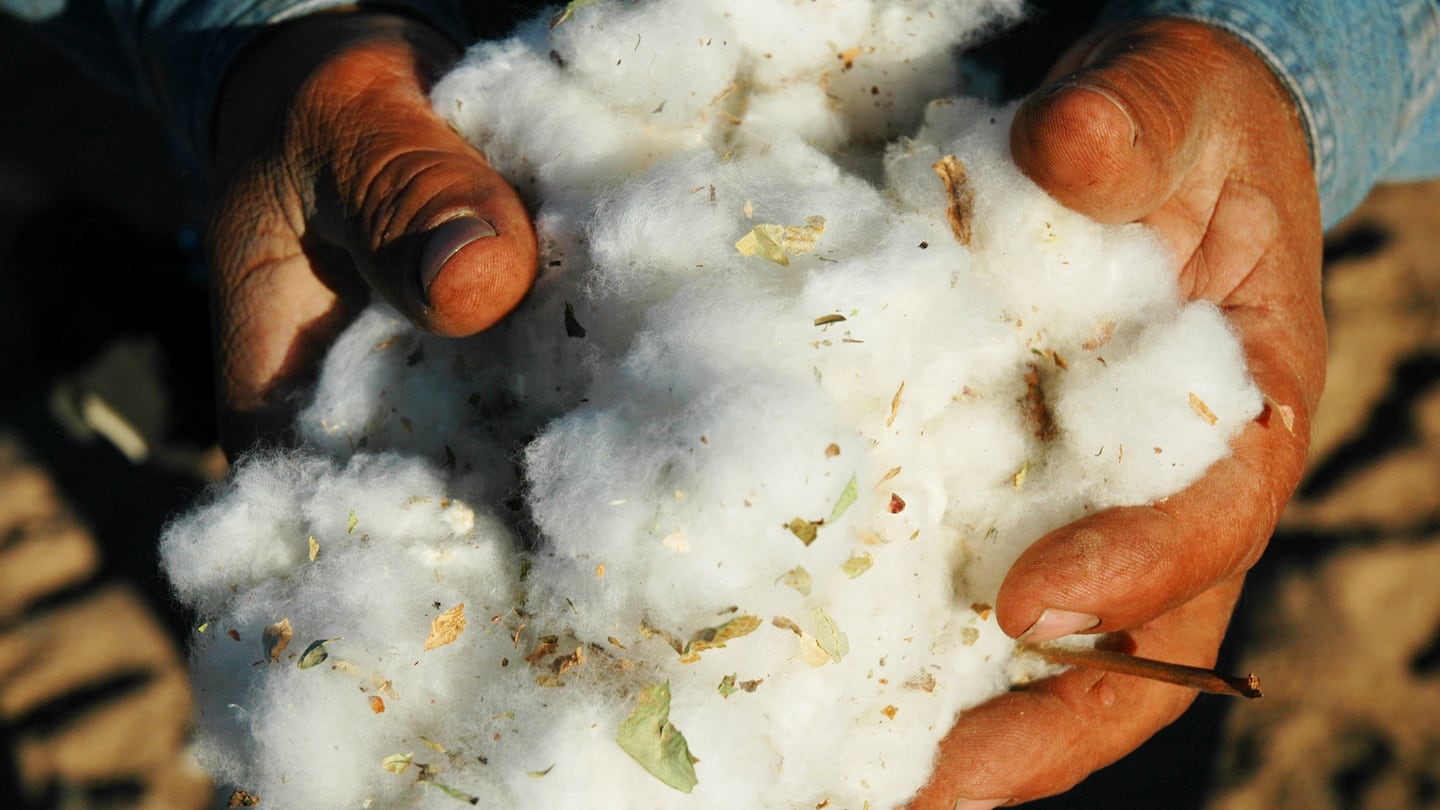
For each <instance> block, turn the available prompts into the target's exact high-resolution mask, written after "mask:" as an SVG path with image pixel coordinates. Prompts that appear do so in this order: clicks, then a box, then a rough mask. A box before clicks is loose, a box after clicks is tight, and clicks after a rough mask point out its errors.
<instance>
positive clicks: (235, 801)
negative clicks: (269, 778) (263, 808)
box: [225, 790, 260, 808]
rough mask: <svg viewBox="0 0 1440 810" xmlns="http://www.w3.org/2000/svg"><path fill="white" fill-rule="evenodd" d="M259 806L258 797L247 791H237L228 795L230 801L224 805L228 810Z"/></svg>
mask: <svg viewBox="0 0 1440 810" xmlns="http://www.w3.org/2000/svg"><path fill="white" fill-rule="evenodd" d="M258 804H260V797H259V796H256V795H255V794H254V793H251V792H250V791H248V790H237V791H235V792H234V793H231V794H230V801H228V802H226V803H225V806H226V807H228V808H235V807H254V806H256V805H258Z"/></svg>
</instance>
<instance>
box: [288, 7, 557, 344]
mask: <svg viewBox="0 0 1440 810" xmlns="http://www.w3.org/2000/svg"><path fill="white" fill-rule="evenodd" d="M427 36H433V35H430V34H428V32H424V31H407V33H406V36H405V38H404V39H403V40H400V41H396V40H389V41H380V42H375V43H372V44H370V45H367V47H366V48H364V49H363V50H361V51H358V52H357V53H354V54H350V55H346V56H342V57H340V58H337V59H334V60H332V61H330V62H329V63H327V64H326V65H324V66H323V67H322V68H321V69H320V71H318V72H317V74H316V75H314V76H313V77H312V78H311V79H310V80H309V82H308V83H307V87H308V88H310V91H311V92H310V94H302V98H301V100H300V103H299V106H300V108H301V109H307V110H314V111H315V113H314V114H315V115H316V116H318V117H324V116H330V117H331V118H332V120H328V121H326V122H325V125H324V127H323V130H322V131H320V132H318V133H317V135H316V138H317V141H316V143H315V147H314V148H315V151H316V152H317V153H318V154H320V155H321V166H322V167H323V168H322V171H321V172H320V178H319V179H320V180H321V182H320V183H319V184H318V185H317V187H316V189H315V191H316V194H317V200H316V208H317V213H318V217H317V222H316V228H317V231H318V232H319V233H320V235H322V236H323V237H325V238H326V239H327V241H333V242H334V243H335V244H338V245H341V246H343V247H344V248H345V249H346V250H347V251H348V253H349V255H350V258H351V259H352V261H353V262H354V264H355V266H356V268H357V269H358V270H359V272H360V273H361V275H362V276H363V277H364V278H365V279H366V281H368V282H369V283H370V285H371V286H372V287H373V288H374V289H375V290H376V291H377V292H379V293H380V294H382V295H383V296H384V297H385V298H386V299H387V300H389V301H390V303H391V304H392V305H394V306H395V307H396V308H397V309H399V310H400V311H401V312H403V313H404V314H405V315H407V316H408V317H409V318H410V319H411V320H413V321H414V322H415V323H416V324H418V325H420V326H422V327H424V328H426V329H429V330H431V331H434V332H437V333H440V334H445V335H455V336H458V335H468V334H473V333H475V332H478V331H480V330H482V329H485V328H488V327H489V326H491V325H493V324H494V323H495V322H496V321H498V320H499V319H500V318H501V317H503V316H504V315H505V314H506V313H508V312H509V311H510V310H511V309H513V308H514V307H515V306H516V305H517V304H518V303H519V301H520V299H521V298H522V297H523V296H524V295H525V293H526V291H528V290H529V287H530V284H531V282H532V281H533V280H534V277H535V271H536V255H537V247H536V242H535V235H534V231H533V228H532V226H531V224H530V218H529V214H528V212H527V211H526V210H525V206H524V204H523V203H522V202H521V200H520V197H519V195H518V194H516V193H515V191H514V189H513V188H512V187H511V186H510V184H509V183H508V182H506V180H505V179H504V178H503V177H501V176H500V175H499V174H498V173H497V172H496V171H495V170H494V169H492V168H491V167H490V165H489V164H488V163H486V161H485V160H484V158H483V157H482V156H481V155H480V153H479V152H478V151H476V150H475V149H474V148H473V147H472V146H470V145H469V144H468V143H466V142H465V141H464V140H463V139H461V138H460V137H459V136H458V135H457V134H455V132H454V131H453V130H451V129H450V128H449V127H448V126H447V125H446V124H445V123H444V122H443V121H441V120H440V118H439V117H438V116H437V115H436V114H435V113H434V112H433V110H432V109H431V107H430V104H429V101H428V98H427V96H426V92H427V89H428V86H427V84H428V81H429V79H430V75H429V74H430V73H431V72H432V71H433V67H432V65H431V64H429V63H427V62H426V61H424V60H423V54H424V53H425V52H426V51H427V48H426V46H425V43H424V41H423V40H424V38H425V37H427ZM441 47H442V46H441V44H440V43H435V44H434V45H433V47H430V48H429V49H428V50H429V51H431V52H433V51H434V50H438V49H439V48H441ZM417 49H418V50H417ZM417 53H418V54H420V55H417ZM327 178H328V179H330V182H325V180H326V179H327Z"/></svg>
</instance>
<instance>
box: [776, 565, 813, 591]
mask: <svg viewBox="0 0 1440 810" xmlns="http://www.w3.org/2000/svg"><path fill="white" fill-rule="evenodd" d="M780 581H781V582H783V583H784V584H785V585H786V586H787V587H790V588H794V589H795V590H796V591H797V592H799V594H800V595H801V596H809V595H810V585H811V583H812V582H813V581H814V580H813V579H812V578H811V577H810V572H809V571H806V570H805V568H804V567H803V566H799V565H797V566H795V567H794V568H791V569H790V570H789V571H786V572H785V576H783V577H781V578H780Z"/></svg>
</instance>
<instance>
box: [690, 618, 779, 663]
mask: <svg viewBox="0 0 1440 810" xmlns="http://www.w3.org/2000/svg"><path fill="white" fill-rule="evenodd" d="M759 626H760V617H759V616H752V615H749V614H746V615H744V616H736V617H735V618H733V619H731V620H730V621H728V622H725V623H724V624H721V625H717V626H715V627H707V628H705V629H703V630H701V631H699V632H697V633H696V634H695V635H694V636H692V637H691V638H690V642H689V643H688V644H686V645H685V652H684V653H682V654H681V656H680V663H682V664H689V663H693V662H695V661H699V660H700V653H701V652H702V651H704V650H713V649H719V648H721V647H724V646H725V643H726V642H727V641H734V640H735V639H737V638H741V637H743V636H748V635H750V634H751V633H753V632H755V628H757V627H759Z"/></svg>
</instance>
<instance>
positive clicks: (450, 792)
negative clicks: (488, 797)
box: [420, 779, 480, 805]
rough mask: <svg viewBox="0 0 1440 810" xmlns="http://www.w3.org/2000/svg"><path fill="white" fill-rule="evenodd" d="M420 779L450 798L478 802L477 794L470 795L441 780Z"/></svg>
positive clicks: (470, 802) (472, 802)
mask: <svg viewBox="0 0 1440 810" xmlns="http://www.w3.org/2000/svg"><path fill="white" fill-rule="evenodd" d="M420 781H421V782H423V783H425V784H427V785H429V786H430V787H433V788H435V789H436V790H438V791H440V792H441V793H444V794H445V795H446V796H449V797H450V798H452V799H458V800H459V801H462V802H465V803H466V804H472V805H474V804H479V803H480V797H479V796H471V795H470V794H469V793H466V792H464V791H462V790H456V789H455V788H453V787H450V786H449V785H447V784H445V783H443V782H436V781H435V780H434V779H421V780H420Z"/></svg>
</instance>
